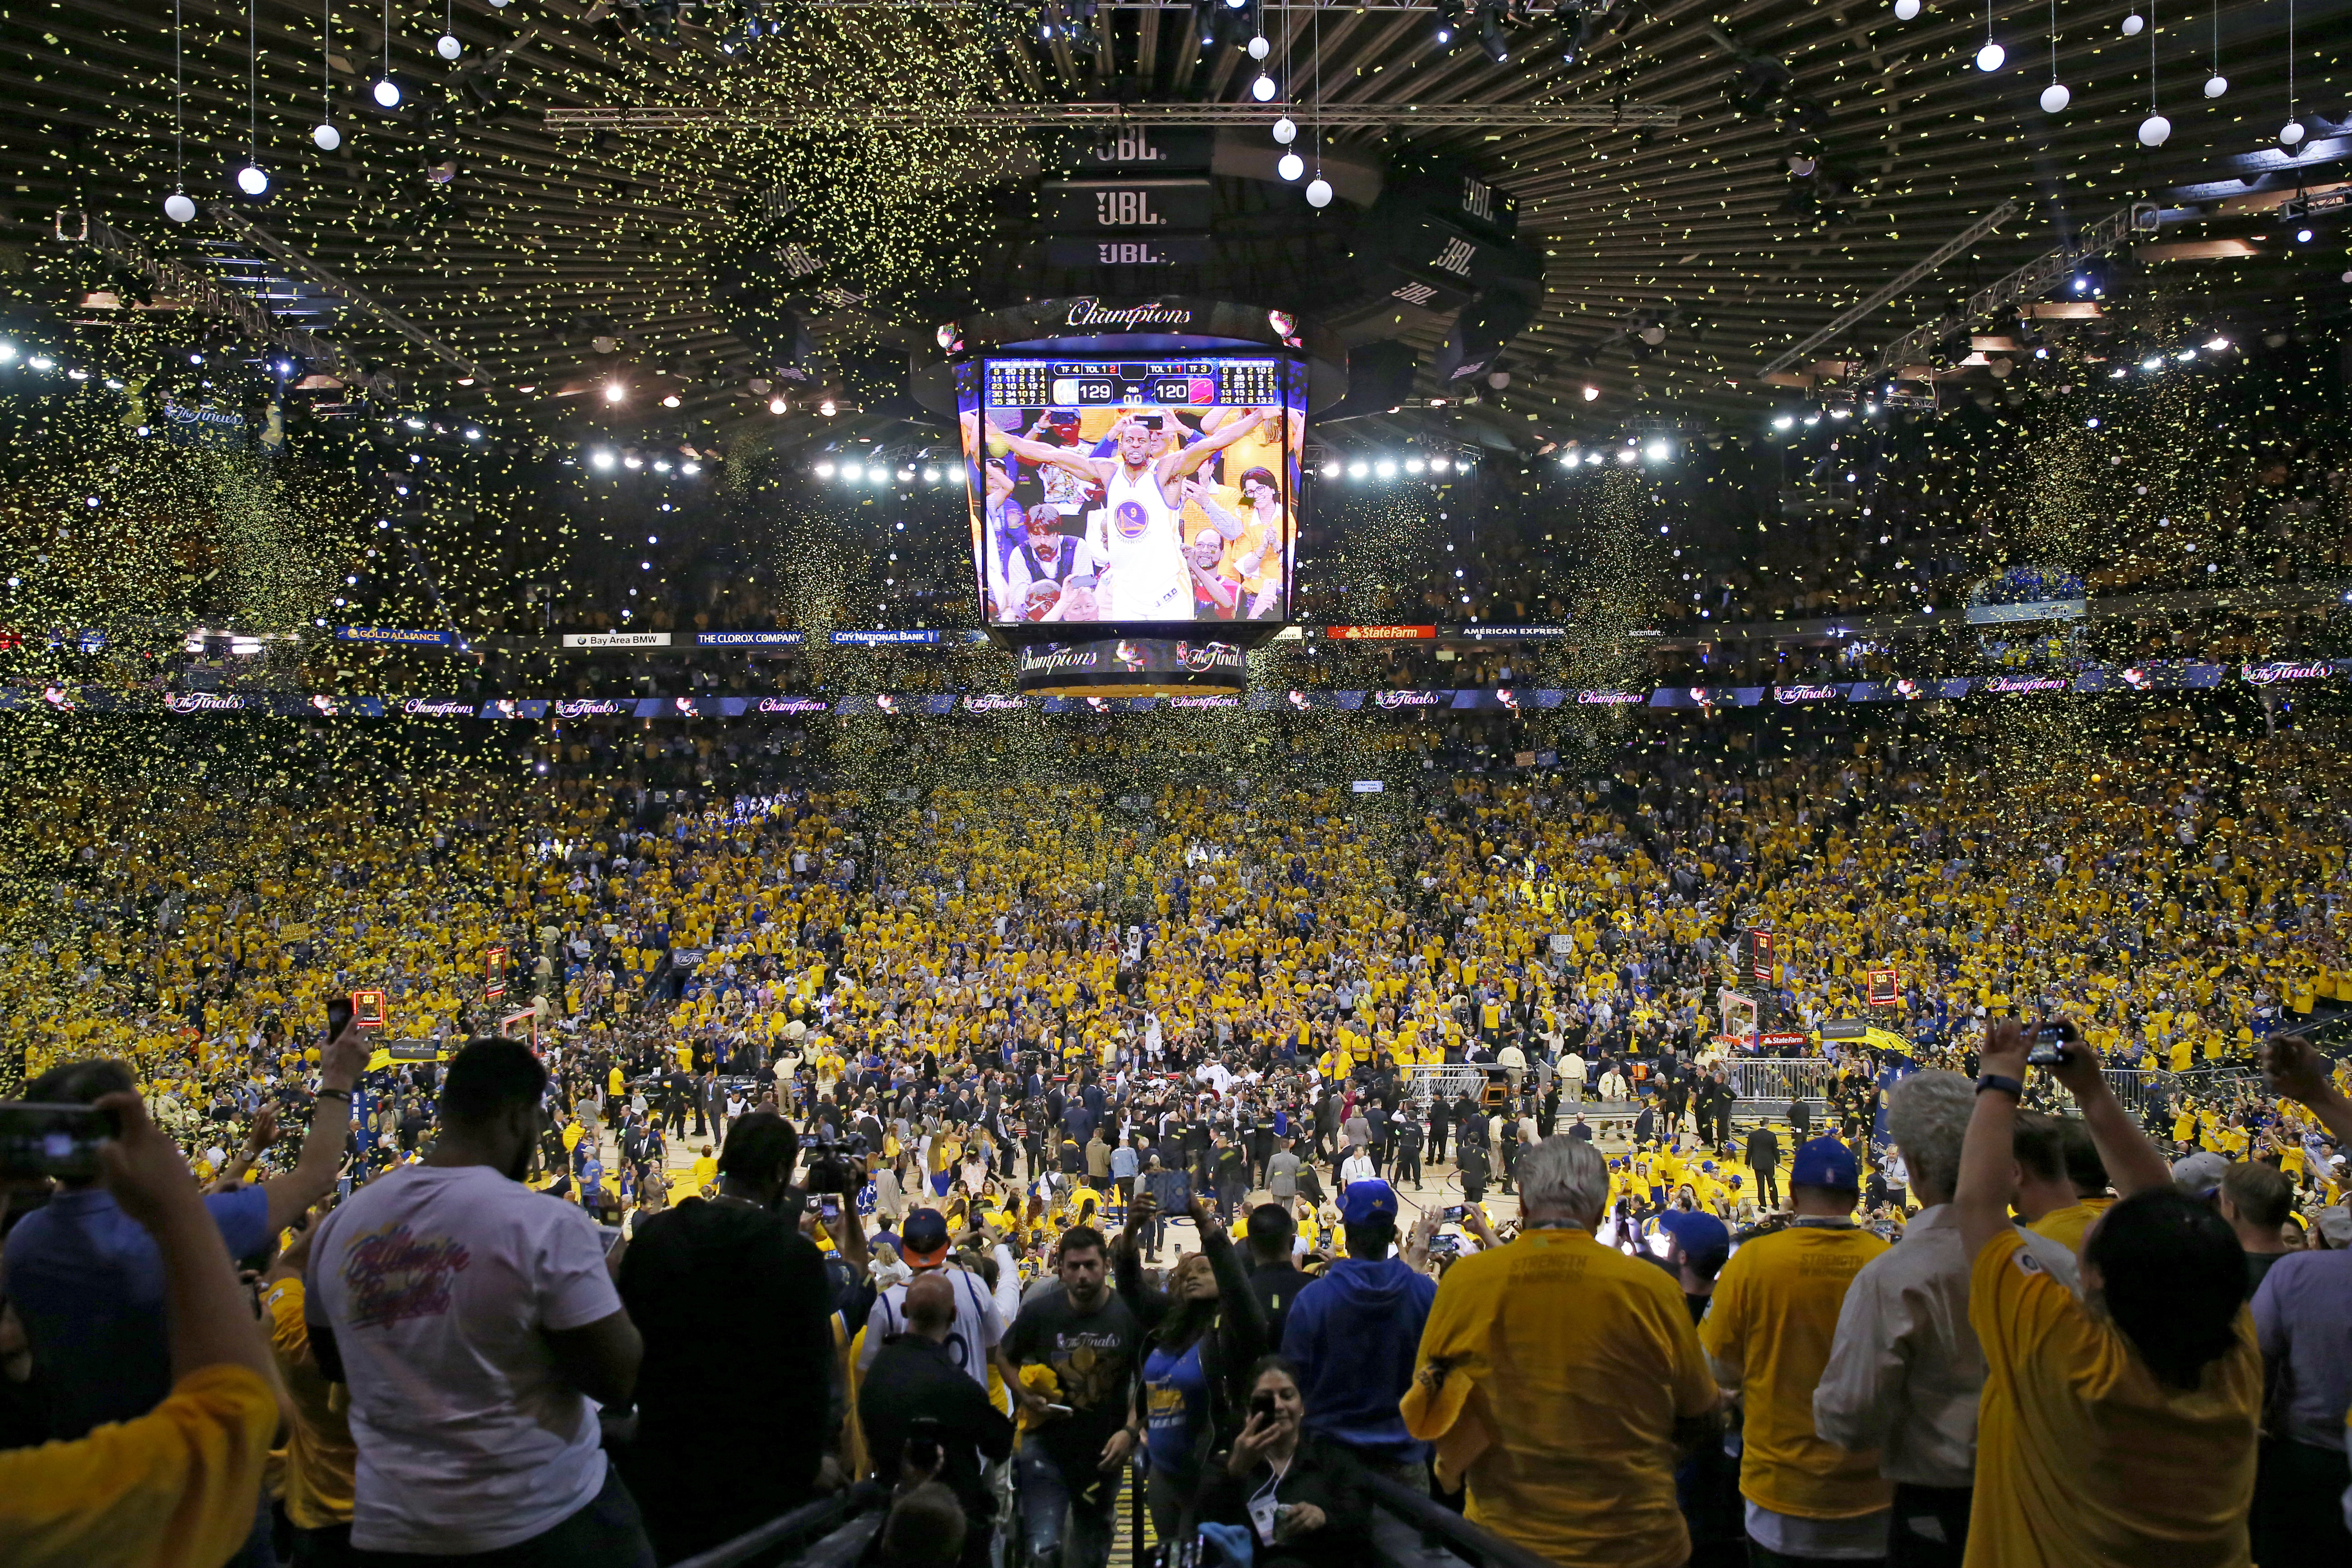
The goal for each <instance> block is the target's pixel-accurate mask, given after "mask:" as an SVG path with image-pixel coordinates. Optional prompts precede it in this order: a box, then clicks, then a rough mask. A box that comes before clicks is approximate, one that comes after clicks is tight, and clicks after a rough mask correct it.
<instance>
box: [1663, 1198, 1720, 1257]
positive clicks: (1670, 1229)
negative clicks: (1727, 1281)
mask: <svg viewBox="0 0 2352 1568" xmlns="http://www.w3.org/2000/svg"><path fill="white" fill-rule="evenodd" d="M1658 1228H1659V1229H1660V1230H1663V1231H1664V1232H1665V1233H1666V1234H1667V1235H1668V1236H1671V1237H1674V1238H1675V1240H1676V1241H1678V1242H1680V1243H1681V1244H1682V1249H1683V1256H1685V1258H1689V1259H1690V1260H1691V1262H1692V1263H1694V1264H1696V1265H1702V1266H1703V1265H1705V1263H1706V1260H1707V1259H1708V1258H1714V1259H1715V1262H1716V1266H1717V1268H1720V1267H1722V1264H1723V1260H1724V1259H1725V1258H1728V1257H1730V1256H1731V1231H1730V1229H1729V1228H1728V1227H1727V1226H1725V1225H1724V1223H1723V1222H1722V1221H1721V1220H1719V1219H1717V1218H1716V1217H1715V1216H1714V1215H1711V1214H1700V1213H1699V1212H1697V1211H1696V1209H1668V1210H1667V1211H1666V1212H1665V1213H1664V1214H1662V1215H1659V1216H1658Z"/></svg>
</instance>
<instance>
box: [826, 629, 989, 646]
mask: <svg viewBox="0 0 2352 1568" xmlns="http://www.w3.org/2000/svg"><path fill="white" fill-rule="evenodd" d="M939 640H940V634H939V633H938V632H935V631H906V630H899V631H870V632H835V633H834V634H833V646H834V647H926V646H929V644H932V643H936V642H938V641H939ZM958 640H959V641H961V638H959V639H958Z"/></svg>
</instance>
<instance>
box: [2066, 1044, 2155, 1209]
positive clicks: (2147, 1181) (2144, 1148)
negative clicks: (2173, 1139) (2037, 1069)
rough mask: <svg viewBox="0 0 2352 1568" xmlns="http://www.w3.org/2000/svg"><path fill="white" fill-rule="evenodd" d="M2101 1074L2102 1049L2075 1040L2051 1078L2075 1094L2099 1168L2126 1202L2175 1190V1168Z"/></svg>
mask: <svg viewBox="0 0 2352 1568" xmlns="http://www.w3.org/2000/svg"><path fill="white" fill-rule="evenodd" d="M2070 1027H2071V1026H2070ZM2074 1032H2075V1033H2077V1034H2079V1033H2080V1031H2074ZM2099 1068H2100V1062H2099V1052H2098V1047H2095V1046H2093V1045H2092V1044H2091V1043H2090V1042H2089V1041H2087V1040H2084V1039H2075V1040H2074V1041H2072V1042H2070V1043H2069V1044H2068V1045H2067V1047H2066V1059H2065V1060H2064V1061H2063V1062H2061V1063H2060V1064H2059V1065H2058V1066H2056V1067H2054V1068H2051V1069H2050V1076H2051V1077H2053V1078H2054V1079H2057V1080H2058V1081H2059V1082H2060V1083H2062V1084H2064V1085H2065V1086H2066V1088H2067V1089H2069V1090H2071V1091H2072V1092H2073V1094H2074V1104H2075V1106H2076V1107H2077V1108H2078V1109H2080V1110H2081V1111H2082V1112H2083V1121H2084V1125H2085V1126H2087V1127H2088V1128H2089V1129H2090V1131H2091V1142H2093V1143H2095V1144H2096V1145H2097V1146H2098V1150H2099V1159H2100V1162H2101V1163H2104V1164H2105V1166H2106V1167H2107V1179H2108V1180H2109V1181H2110V1182H2113V1183H2114V1184H2115V1188H2116V1193H2117V1194H2119V1195H2121V1196H2123V1197H2126V1198H2127V1197H2130V1196H2131V1195H2132V1194H2134V1193H2145V1192H2149V1191H2152V1190H2153V1189H2155V1188H2158V1187H2168V1186H2170V1185H2171V1184H2172V1167H2171V1166H2170V1165H2168V1164H2167V1163H2165V1158H2164V1156H2163V1155H2162V1154H2160V1153H2158V1152H2157V1148H2156V1145H2155V1144H2154V1143H2152V1142H2149V1141H2148V1136H2147V1131H2145V1130H2144V1129H2143V1128H2142V1127H2141V1126H2140V1124H2139V1123H2138V1122H2137V1121H2135V1120H2133V1118H2132V1116H2131V1113H2130V1112H2128V1111H2126V1110H2124V1108H2123V1104H2122V1102H2121V1101H2119V1100H2116V1092H2115V1090H2114V1089H2109V1088H2108V1087H2107V1079H2106V1075H2105V1074H2104V1073H2103V1072H2101V1071H2100V1070H2099Z"/></svg>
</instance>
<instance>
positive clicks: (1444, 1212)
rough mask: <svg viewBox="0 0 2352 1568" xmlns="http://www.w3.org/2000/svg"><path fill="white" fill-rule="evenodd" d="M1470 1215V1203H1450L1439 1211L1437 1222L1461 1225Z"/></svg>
mask: <svg viewBox="0 0 2352 1568" xmlns="http://www.w3.org/2000/svg"><path fill="white" fill-rule="evenodd" d="M1469 1217H1470V1205H1467V1204H1448V1205H1445V1206H1444V1208H1442V1209H1439V1210H1438V1211H1437V1223H1438V1224H1440V1225H1460V1224H1461V1223H1462V1222H1463V1221H1464V1220H1465V1219H1467V1218H1469Z"/></svg>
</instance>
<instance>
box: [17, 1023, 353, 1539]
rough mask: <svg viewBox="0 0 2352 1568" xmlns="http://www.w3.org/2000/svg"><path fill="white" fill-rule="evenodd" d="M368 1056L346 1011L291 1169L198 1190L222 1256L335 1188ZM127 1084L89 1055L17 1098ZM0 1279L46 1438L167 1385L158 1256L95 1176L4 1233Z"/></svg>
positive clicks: (63, 1185) (128, 1089) (119, 1088)
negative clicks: (27, 1349)
mask: <svg viewBox="0 0 2352 1568" xmlns="http://www.w3.org/2000/svg"><path fill="white" fill-rule="evenodd" d="M366 1064H367V1046H366V1043H365V1041H364V1040H362V1037H361V1036H360V1032H359V1031H358V1029H356V1028H355V1027H353V1026H352V1024H351V1022H350V1019H349V1017H348V1016H345V1019H344V1025H343V1027H342V1028H341V1029H340V1030H339V1031H338V1032H336V1033H335V1034H334V1035H332V1036H331V1037H329V1038H328V1040H327V1043H326V1047H325V1049H324V1050H323V1051H322V1052H321V1053H320V1063H319V1079H320V1081H319V1088H318V1089H317V1094H316V1100H315V1102H314V1105H313V1108H312V1110H311V1116H310V1131H309V1132H308V1133H307V1134H305V1135H304V1137H303V1140H302V1146H301V1151H300V1152H299V1154H298V1155H297V1156H296V1157H295V1161H294V1165H293V1168H292V1169H291V1170H289V1171H288V1172H286V1173H284V1174H283V1175H278V1176H272V1177H270V1178H268V1180H267V1181H263V1182H259V1183H256V1184H253V1185H250V1186H240V1187H236V1188H235V1189H233V1190H228V1191H222V1192H215V1193H212V1194H207V1195H206V1196H205V1199H204V1204H205V1209H206V1210H207V1211H208V1212H209V1213H210V1214H211V1215H212V1216H213V1223H214V1224H215V1226H217V1227H218V1228H219V1230H220V1234H221V1240H222V1241H223V1242H224V1243H225V1244H226V1247H227V1251H228V1255H229V1256H230V1257H232V1258H247V1257H250V1256H252V1255H253V1254H255V1253H257V1252H259V1251H261V1250H263V1247H264V1246H265V1245H266V1244H267V1242H268V1238H269V1237H273V1236H276V1235H277V1234H278V1232H280V1231H282V1230H284V1229H286V1228H287V1227H288V1226H290V1225H292V1224H293V1223H294V1221H295V1220H296V1219H297V1218H298V1217H299V1216H300V1215H302V1214H303V1213H305V1212H306V1211H308V1210H309V1209H310V1206H311V1205H313V1204H316V1203H318V1202H319V1201H320V1200H321V1199H323V1198H324V1197H326V1196H327V1194H330V1193H331V1192H333V1191H334V1190H335V1177H336V1174H337V1173H338V1171H339V1170H340V1169H341V1165H342V1161H343V1152H344V1147H345V1145H346V1144H347V1143H348V1142H349V1141H350V1138H351V1125H352V1085H354V1084H355V1083H357V1082H358V1081H359V1076H360V1070H361V1068H363V1067H365V1066H366ZM136 1089H137V1079H136V1076H135V1075H134V1074H133V1073H132V1071H131V1066H130V1064H129V1063H127V1062H121V1061H116V1060H112V1059H110V1058H93V1059H89V1060H84V1061H75V1062H67V1063H64V1064H62V1065H60V1066H58V1067H54V1068H50V1069H49V1070H48V1071H47V1072H45V1073H43V1074H42V1075H41V1076H40V1077H39V1078H37V1079H34V1080H33V1082H31V1083H30V1084H27V1085H26V1089H25V1099H26V1100H32V1101H40V1102H46V1103H51V1104H78V1105H89V1104H94V1103H95V1102H97V1101H98V1100H102V1099H104V1098H106V1097H108V1096H110V1095H118V1094H133V1093H135V1092H136ZM0 1280H5V1289H6V1291H7V1293H8V1296H9V1299H10V1300H13V1301H15V1302H16V1311H17V1314H18V1316H19V1317H21V1318H22V1319H23V1321H24V1324H25V1332H26V1338H27V1339H28V1340H29V1341H30V1342H31V1344H32V1351H33V1364H34V1366H35V1367H36V1368H37V1370H38V1372H39V1374H40V1376H41V1377H42V1378H43V1379H44V1380H45V1382H46V1384H47V1386H48V1387H49V1389H50V1390H51V1391H52V1393H53V1403H52V1404H51V1406H50V1419H51V1426H50V1431H49V1436H52V1437H63V1438H73V1437H79V1436H83V1435H84V1434H86V1433H88V1432H89V1430H90V1429H91V1428H92V1427H95V1426H101V1425H103V1424H104V1423H106V1422H109V1421H128V1420H130V1419H131V1418H132V1417H133V1416H138V1415H145V1414H146V1413H147V1412H148V1411H150V1410H152V1409H153V1408H154V1407H155V1406H156V1405H158V1404H160V1403H162V1401H163V1396H164V1394H166V1393H168V1392H169V1391H170V1389H171V1385H172V1375H171V1354H170V1350H169V1347H168V1344H167V1340H166V1334H165V1323H164V1314H163V1303H164V1299H165V1296H164V1281H163V1255H162V1254H161V1253H160V1252H159V1251H158V1250H157V1249H156V1247H155V1242H154V1239H153V1237H152V1236H150V1235H149V1233H148V1231H147V1229H146V1228H145V1227H144V1226H141V1225H140V1224H139V1223H138V1221H137V1220H135V1219H133V1218H132V1217H131V1215H127V1214H125V1213H124V1212H123V1211H122V1207H121V1205H120V1204H118V1203H117V1202H116V1201H115V1198H114V1194H112V1193H111V1192H110V1191H109V1190H108V1189H107V1187H106V1186H105V1185H104V1184H102V1183H100V1181H98V1180H97V1179H96V1178H95V1177H87V1178H78V1177H72V1176H68V1177H66V1178H64V1179H62V1180H61V1181H60V1182H59V1184H58V1193H57V1194H56V1195H55V1196H54V1197H52V1198H51V1199H50V1200H49V1202H48V1204H47V1205H45V1206H44V1207H42V1208H39V1209H37V1210H35V1211H34V1212H33V1213H31V1214H28V1215H26V1216H25V1218H24V1219H23V1220H22V1221H21V1222H19V1223H18V1225H17V1226H16V1228H15V1229H14V1230H12V1231H10V1232H9V1234H8V1250H7V1257H6V1260H5V1265H0ZM267 1522H268V1521H267V1520H266V1519H265V1520H264V1521H263V1524H264V1525H265V1526H266V1524H267Z"/></svg>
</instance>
